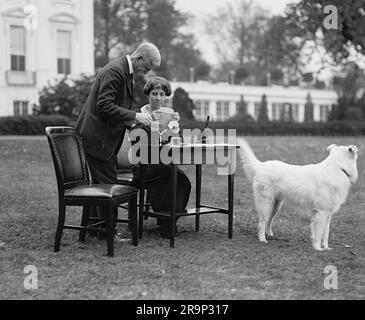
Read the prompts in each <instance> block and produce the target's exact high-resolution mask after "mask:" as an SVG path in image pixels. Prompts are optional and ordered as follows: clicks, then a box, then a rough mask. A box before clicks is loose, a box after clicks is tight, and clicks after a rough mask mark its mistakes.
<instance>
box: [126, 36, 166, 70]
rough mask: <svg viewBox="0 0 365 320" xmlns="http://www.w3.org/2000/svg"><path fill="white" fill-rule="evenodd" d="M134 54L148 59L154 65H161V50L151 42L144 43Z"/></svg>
mask: <svg viewBox="0 0 365 320" xmlns="http://www.w3.org/2000/svg"><path fill="white" fill-rule="evenodd" d="M133 55H137V56H142V57H143V60H146V61H148V62H149V63H150V64H151V65H152V66H154V67H156V68H157V67H159V66H160V65H161V54H160V50H158V48H157V47H156V46H155V45H154V44H153V43H150V42H145V43H142V44H141V45H140V46H139V47H138V48H137V50H136V51H135V52H134V53H133Z"/></svg>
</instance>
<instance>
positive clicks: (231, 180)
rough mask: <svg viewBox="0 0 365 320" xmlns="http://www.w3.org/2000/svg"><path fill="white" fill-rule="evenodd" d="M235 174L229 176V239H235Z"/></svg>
mask: <svg viewBox="0 0 365 320" xmlns="http://www.w3.org/2000/svg"><path fill="white" fill-rule="evenodd" d="M233 197H234V174H232V175H229V176H228V237H229V239H232V238H233V205H234V204H233Z"/></svg>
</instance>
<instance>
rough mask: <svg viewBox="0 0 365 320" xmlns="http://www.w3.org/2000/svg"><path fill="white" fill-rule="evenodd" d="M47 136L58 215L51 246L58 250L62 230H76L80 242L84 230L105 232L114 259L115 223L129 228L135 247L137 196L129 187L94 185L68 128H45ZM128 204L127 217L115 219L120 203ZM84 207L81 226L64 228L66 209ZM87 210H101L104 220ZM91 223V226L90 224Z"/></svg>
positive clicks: (79, 146)
mask: <svg viewBox="0 0 365 320" xmlns="http://www.w3.org/2000/svg"><path fill="white" fill-rule="evenodd" d="M46 135H47V139H48V143H49V146H50V149H51V153H52V158H53V164H54V168H55V172H56V178H57V185H58V198H59V216H58V226H57V232H56V239H55V244H54V250H55V252H58V251H60V244H61V238H62V233H63V230H64V229H70V230H78V231H80V234H79V241H85V237H86V231H87V230H94V231H99V232H105V234H106V241H107V253H108V256H109V257H113V256H114V237H115V225H116V223H128V224H129V225H130V227H131V229H132V238H133V245H134V246H137V245H138V222H137V193H138V189H136V188H134V187H132V186H123V185H119V184H116V185H111V184H93V183H92V179H91V177H90V173H89V169H88V165H87V161H86V157H85V152H84V149H83V144H82V139H81V137H80V135H79V134H78V132H77V131H76V130H75V129H73V128H69V127H48V128H46ZM124 203H128V211H129V217H128V219H126V220H118V217H115V214H114V213H115V212H117V211H118V209H117V208H118V206H119V205H120V204H124ZM67 206H82V207H84V210H83V215H82V221H81V226H71V225H65V219H66V207H67ZM90 207H104V208H106V210H105V211H107V212H109V214H108V215H107V216H106V217H105V218H103V219H102V218H93V217H89V211H90V210H89V208H90ZM89 222H90V224H89Z"/></svg>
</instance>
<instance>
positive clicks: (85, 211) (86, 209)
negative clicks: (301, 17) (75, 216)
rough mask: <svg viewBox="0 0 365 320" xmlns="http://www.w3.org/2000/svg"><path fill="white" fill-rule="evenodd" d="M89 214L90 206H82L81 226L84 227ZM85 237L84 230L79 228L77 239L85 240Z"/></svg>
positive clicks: (87, 221)
mask: <svg viewBox="0 0 365 320" xmlns="http://www.w3.org/2000/svg"><path fill="white" fill-rule="evenodd" d="M89 214H90V208H89V207H84V208H83V211H82V219H81V227H86V226H87V224H88V223H89ZM85 238H86V230H85V229H84V230H81V231H80V235H79V241H80V242H85Z"/></svg>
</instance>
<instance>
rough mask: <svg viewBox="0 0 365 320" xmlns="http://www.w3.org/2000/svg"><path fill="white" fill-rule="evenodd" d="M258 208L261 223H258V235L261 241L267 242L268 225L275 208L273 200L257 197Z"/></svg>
mask: <svg viewBox="0 0 365 320" xmlns="http://www.w3.org/2000/svg"><path fill="white" fill-rule="evenodd" d="M256 210H257V213H258V215H259V225H258V236H259V240H260V241H261V242H265V243H267V240H266V225H267V224H268V221H269V217H270V216H271V215H272V212H273V210H274V203H273V201H271V200H269V199H267V198H263V197H257V198H256Z"/></svg>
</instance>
